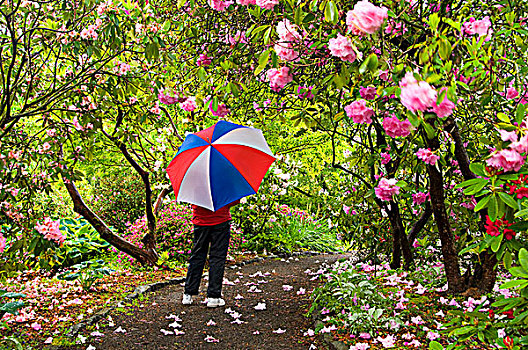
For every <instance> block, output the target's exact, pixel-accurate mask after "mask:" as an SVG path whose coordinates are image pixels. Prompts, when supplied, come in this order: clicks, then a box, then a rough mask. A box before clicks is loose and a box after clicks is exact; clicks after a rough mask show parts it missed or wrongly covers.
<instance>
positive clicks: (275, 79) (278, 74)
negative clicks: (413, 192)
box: [266, 67, 293, 91]
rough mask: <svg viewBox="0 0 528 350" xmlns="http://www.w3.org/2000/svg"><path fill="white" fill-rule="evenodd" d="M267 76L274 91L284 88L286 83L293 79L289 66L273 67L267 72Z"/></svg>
mask: <svg viewBox="0 0 528 350" xmlns="http://www.w3.org/2000/svg"><path fill="white" fill-rule="evenodd" d="M266 77H267V80H268V81H269V82H270V87H271V89H272V90H274V91H280V90H282V88H284V86H286V84H288V83H289V82H291V81H292V80H293V76H292V75H291V74H290V68H289V67H281V68H279V69H276V68H271V69H269V70H268V71H267V72H266Z"/></svg>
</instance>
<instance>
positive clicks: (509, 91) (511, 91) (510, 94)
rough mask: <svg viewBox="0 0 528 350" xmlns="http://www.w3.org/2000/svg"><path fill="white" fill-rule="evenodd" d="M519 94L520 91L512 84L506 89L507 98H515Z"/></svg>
mask: <svg viewBox="0 0 528 350" xmlns="http://www.w3.org/2000/svg"><path fill="white" fill-rule="evenodd" d="M517 96H519V91H517V89H515V87H513V86H511V87H509V88H508V89H507V90H506V98H507V99H509V100H513V99H514V98H516V97H517Z"/></svg>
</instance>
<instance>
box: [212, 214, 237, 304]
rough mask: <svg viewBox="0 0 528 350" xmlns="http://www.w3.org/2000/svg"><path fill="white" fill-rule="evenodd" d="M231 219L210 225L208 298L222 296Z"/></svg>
mask: <svg viewBox="0 0 528 350" xmlns="http://www.w3.org/2000/svg"><path fill="white" fill-rule="evenodd" d="M230 231H231V221H227V222H224V223H222V224H218V225H215V226H212V227H211V249H210V251H209V286H208V288H207V297H208V298H221V297H222V281H223V280H224V269H225V262H226V257H227V250H228V248H229V236H230Z"/></svg>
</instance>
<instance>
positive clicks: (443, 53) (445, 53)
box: [438, 39, 452, 61]
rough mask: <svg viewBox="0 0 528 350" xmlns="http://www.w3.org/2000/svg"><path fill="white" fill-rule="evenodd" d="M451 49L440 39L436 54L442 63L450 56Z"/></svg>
mask: <svg viewBox="0 0 528 350" xmlns="http://www.w3.org/2000/svg"><path fill="white" fill-rule="evenodd" d="M451 51H452V47H451V44H450V43H449V41H448V40H444V39H441V40H440V43H439V44H438V54H439V55H440V58H441V59H443V60H444V61H445V60H447V59H448V58H449V57H450V56H451Z"/></svg>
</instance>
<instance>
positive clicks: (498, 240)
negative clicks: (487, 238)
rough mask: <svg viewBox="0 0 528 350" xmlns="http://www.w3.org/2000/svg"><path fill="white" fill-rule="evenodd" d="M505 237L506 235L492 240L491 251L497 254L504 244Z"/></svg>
mask: <svg viewBox="0 0 528 350" xmlns="http://www.w3.org/2000/svg"><path fill="white" fill-rule="evenodd" d="M503 237H504V235H499V236H495V237H493V238H492V241H491V250H492V251H493V252H494V253H496V252H497V251H498V250H499V248H500V245H501V243H502V238H503Z"/></svg>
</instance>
